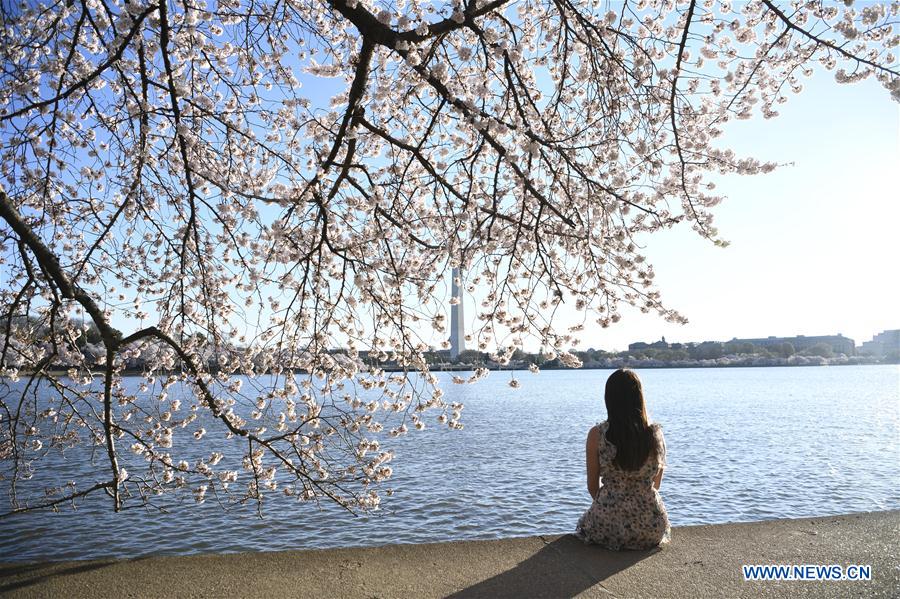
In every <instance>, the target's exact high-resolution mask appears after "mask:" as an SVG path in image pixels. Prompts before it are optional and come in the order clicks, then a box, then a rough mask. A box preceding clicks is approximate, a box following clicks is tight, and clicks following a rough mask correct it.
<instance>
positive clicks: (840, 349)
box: [731, 333, 856, 356]
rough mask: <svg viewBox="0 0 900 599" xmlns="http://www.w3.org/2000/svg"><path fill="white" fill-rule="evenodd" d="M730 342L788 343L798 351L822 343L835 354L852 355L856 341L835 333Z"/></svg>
mask: <svg viewBox="0 0 900 599" xmlns="http://www.w3.org/2000/svg"><path fill="white" fill-rule="evenodd" d="M731 343H752V344H753V345H756V346H759V347H773V346H780V345H783V344H785V343H790V344H791V345H792V346H794V351H798V352H802V351H803V350H805V349H809V348H810V347H813V346H814V345H819V344H824V345H827V346H829V347H830V348H831V350H832V351H833V352H834V353H836V354H845V355H848V356H852V355H854V354H855V353H856V343H855V342H854V341H853V339H850V338H849V337H844V336H843V335H841V334H840V333H838V334H837V335H814V336H812V337H807V336H805V335H797V336H796V337H766V338H764V339H732V340H731Z"/></svg>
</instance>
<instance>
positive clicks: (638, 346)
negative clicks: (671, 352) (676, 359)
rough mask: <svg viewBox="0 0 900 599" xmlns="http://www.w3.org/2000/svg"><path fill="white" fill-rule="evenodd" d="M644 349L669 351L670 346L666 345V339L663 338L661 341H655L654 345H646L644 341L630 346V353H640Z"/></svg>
mask: <svg viewBox="0 0 900 599" xmlns="http://www.w3.org/2000/svg"><path fill="white" fill-rule="evenodd" d="M642 349H669V344H668V343H666V338H665V337H663V338H662V339H661V340H660V341H655V342H653V343H644V342H643V341H638V342H637V343H629V344H628V351H639V350H642Z"/></svg>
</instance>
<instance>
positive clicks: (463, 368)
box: [0, 361, 900, 380]
mask: <svg viewBox="0 0 900 599" xmlns="http://www.w3.org/2000/svg"><path fill="white" fill-rule="evenodd" d="M833 366H900V363H898V362H834V363H829V364H740V363H733V364H690V365H689V364H641V363H640V362H629V361H624V362H622V363H617V364H612V365H608V366H607V365H604V366H582V367H580V368H567V367H564V366H561V367H555V366H554V367H548V368H544V367H541V369H540V371H541V372H544V371H548V372H550V371H560V370H564V371H573V372H574V371H579V370H615V369H617V368H631V369H634V370H679V369H680V370H714V369H722V368H818V367H823V368H824V367H833ZM375 368H377V369H378V370H381V371H383V372H409V373H415V372H418V371H416V370H412V369H406V370H404V369H403V368H398V367H391V366H377V367H375ZM476 368H486V369H487V370H489V371H491V372H510V373H518V372H529V370H528V367H527V366H526V367H524V368H509V367H499V366H487V365H478V364H462V365H458V366H456V365H454V366H444V367H440V368H430V369H429V372H432V373H439V372H474V371H475V369H476ZM360 372H365V371H360ZM32 374H33V373H31V372H22V373H20V374H19V377H20V378H24V377H30V376H32ZM41 374H42V375H46V376H56V377H62V376H68V374H69V372H68V370H61V369H51V370H45V371H44V372H43V373H41ZM95 374H97V375H99V374H100V373H99V372H95ZM118 374H119V375H120V376H129V377H135V376H144V375H145V374H147V373H146V372H144V371H142V370H135V369H126V370H123V371H120V372H119V373H118ZM153 374H154V376H159V375H170V374H181V371H179V370H157V371H155V372H154V373H153ZM211 374H216V372H215V371H212V372H211ZM271 374H273V373H271V372H257V373H255V375H256V376H265V375H271ZM294 374H308V372H307V371H305V370H302V369H298V370H295V371H294ZM231 376H247V375H245V374H241V373H235V374H233V375H231ZM5 378H8V377H0V380H2V379H5Z"/></svg>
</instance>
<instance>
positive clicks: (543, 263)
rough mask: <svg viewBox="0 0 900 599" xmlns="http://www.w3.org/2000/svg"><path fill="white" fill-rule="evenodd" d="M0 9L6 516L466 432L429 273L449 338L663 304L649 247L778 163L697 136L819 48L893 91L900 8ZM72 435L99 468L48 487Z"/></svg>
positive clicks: (563, 340)
mask: <svg viewBox="0 0 900 599" xmlns="http://www.w3.org/2000/svg"><path fill="white" fill-rule="evenodd" d="M2 6H3V13H2V19H3V22H2V33H0V36H2V37H0V55H2V60H3V71H2V81H0V132H2V147H0V152H2V160H0V165H2V166H0V169H2V170H0V261H2V264H0V269H2V270H0V274H2V277H3V285H2V288H0V322H2V325H0V331H3V333H4V334H3V339H2V341H0V367H2V373H0V374H2V381H0V408H2V409H0V458H2V463H3V468H2V476H3V481H4V484H5V486H6V489H8V491H9V500H10V504H9V505H8V506H7V507H8V509H7V510H6V512H5V513H6V515H9V514H13V513H16V512H18V511H23V510H28V509H35V508H40V507H55V506H57V505H59V504H63V503H73V502H75V501H77V500H82V499H83V498H84V497H85V496H87V495H90V494H96V493H102V492H105V493H106V494H108V495H109V497H110V498H111V506H112V507H113V508H114V509H116V510H118V509H121V508H122V507H125V506H126V505H134V504H137V505H144V504H152V502H153V501H154V499H153V498H154V497H157V496H159V495H161V494H165V493H168V492H174V493H178V492H183V493H191V494H193V496H194V498H195V499H197V500H198V501H203V500H204V499H205V498H207V497H210V496H212V495H215V496H216V497H217V498H219V499H220V500H223V499H224V500H228V499H232V500H241V501H246V500H250V501H256V502H257V503H260V502H261V500H262V497H263V496H264V495H265V494H267V493H281V494H284V495H288V496H293V497H296V498H298V499H300V500H306V501H318V500H321V499H323V498H324V499H328V500H332V501H335V502H337V503H339V504H340V505H343V506H345V507H347V508H348V509H350V510H357V509H363V510H365V509H369V508H373V507H375V506H377V505H378V501H379V494H378V489H379V486H380V485H381V484H382V483H383V482H384V481H385V480H387V479H388V478H389V477H390V474H391V469H390V466H389V465H388V463H389V461H390V459H391V457H392V454H391V452H390V450H389V443H390V438H391V436H397V435H402V434H404V433H406V432H407V430H409V429H421V428H424V427H425V426H426V424H428V425H433V424H438V425H441V426H449V427H451V428H461V426H462V425H461V423H460V414H461V409H462V406H461V405H458V404H451V403H448V402H445V401H444V399H443V396H442V393H441V389H440V388H439V386H438V385H437V382H438V379H437V377H436V376H435V375H434V374H433V373H432V372H430V370H429V366H428V363H427V360H426V352H428V350H429V349H430V348H431V347H432V346H434V345H439V344H441V343H442V342H444V339H445V337H446V324H445V323H446V312H447V309H448V300H449V298H448V293H447V289H448V287H449V285H448V281H447V273H449V272H450V269H452V268H454V267H458V268H460V269H461V270H462V272H464V273H466V274H465V281H464V285H465V286H466V287H467V288H468V290H469V292H470V293H472V292H477V299H478V305H477V310H476V314H475V315H474V316H473V317H472V321H471V322H470V323H469V325H470V327H471V330H470V338H471V345H470V347H476V348H477V349H479V350H481V351H487V352H490V353H491V354H492V356H493V358H494V359H495V360H496V361H497V362H498V363H500V364H504V363H506V362H508V360H509V358H510V356H511V355H512V353H513V352H514V351H515V350H516V349H517V348H520V347H522V345H523V343H524V342H525V340H527V339H536V340H538V341H539V342H540V343H541V344H542V346H543V347H544V348H545V352H546V353H548V354H551V357H555V355H558V356H559V357H560V358H561V359H562V361H563V362H564V363H566V364H568V365H572V366H576V365H577V364H578V360H577V358H575V357H574V356H572V355H571V354H569V353H568V352H567V349H568V348H570V347H572V346H573V344H575V343H576V342H577V337H578V335H579V331H580V330H582V329H583V328H585V327H594V326H596V327H607V326H610V325H611V324H613V323H615V322H617V321H619V320H620V318H621V315H620V306H622V305H626V304H627V305H633V306H636V307H638V308H640V310H642V311H645V312H647V311H654V312H657V313H659V314H660V315H661V317H663V318H665V319H668V320H672V321H683V320H684V319H683V317H682V316H681V315H680V314H678V313H677V312H675V311H674V310H671V309H669V308H668V307H666V306H664V304H663V303H662V302H661V299H660V294H659V291H658V290H657V289H656V288H655V287H654V284H653V280H654V271H653V267H652V266H651V265H650V264H648V263H647V261H646V259H645V257H644V256H643V255H641V253H640V250H639V247H638V246H639V242H638V239H639V238H640V237H642V236H644V235H647V234H652V233H653V232H655V231H659V230H662V229H666V228H670V227H672V226H674V225H676V224H677V223H682V222H684V223H686V224H689V226H691V227H693V229H694V230H695V231H696V232H697V234H699V235H701V236H703V237H705V238H707V239H709V240H710V241H712V242H713V243H715V244H719V245H724V244H725V242H724V241H723V240H722V239H721V238H720V236H719V232H718V231H717V230H716V227H715V226H714V221H713V214H712V210H713V208H714V207H715V206H716V205H717V204H718V203H719V202H721V201H722V199H723V198H722V197H721V196H719V195H717V194H716V192H715V190H714V187H715V186H714V184H713V182H712V179H711V178H712V177H714V176H716V175H718V174H727V173H741V174H748V175H752V174H756V173H762V172H766V171H769V170H771V169H772V168H774V165H772V164H770V163H764V162H760V161H759V160H757V159H756V158H753V157H742V156H736V155H735V154H734V153H733V152H732V151H730V150H729V149H727V147H722V146H720V145H717V144H718V142H719V140H720V139H721V136H722V133H723V130H724V127H725V126H726V124H727V123H728V122H729V121H732V120H735V119H747V118H750V117H751V116H752V115H753V114H755V113H761V114H762V115H764V116H766V117H774V116H777V114H778V112H777V110H778V106H779V105H780V104H781V103H783V102H785V101H786V99H787V97H788V96H789V95H790V94H792V93H798V92H800V91H801V90H802V81H803V79H804V77H806V76H809V75H810V74H811V73H812V70H813V69H814V68H824V69H828V70H832V71H834V76H835V79H836V80H837V81H838V82H842V83H848V82H855V81H859V80H862V79H865V78H869V77H874V78H876V79H877V80H878V81H879V82H880V83H881V84H883V86H884V87H885V88H886V90H887V93H888V94H889V95H890V96H891V97H892V98H893V99H894V100H900V77H898V72H900V71H898V65H897V58H896V54H895V51H896V47H897V45H898V41H900V38H898V32H897V20H898V13H900V5H898V3H897V2H892V3H883V4H876V3H866V4H864V5H861V6H856V5H854V4H853V3H852V2H844V3H838V4H829V3H822V2H816V1H812V2H805V1H803V2H801V1H792V2H781V1H774V0H762V1H759V2H740V3H737V2H728V1H724V0H721V1H718V0H716V1H714V0H704V1H695V0H691V1H681V0H679V1H677V2H676V1H674V0H633V1H627V2H606V1H600V0H593V1H591V2H573V1H571V0H520V1H518V2H512V1H510V0H478V1H476V0H466V1H462V0H455V1H453V2H420V1H419V0H396V1H382V0H322V1H316V0H216V1H212V0H209V1H197V0H66V1H64V2H63V1H55V0H44V1H41V2H32V1H31V0H25V1H23V2H22V3H18V4H16V3H13V2H11V1H10V0H3V5H2ZM562 303H565V304H566V305H567V306H572V307H573V308H574V309H575V310H577V311H578V312H579V313H580V314H582V315H583V324H579V325H576V326H573V327H563V326H560V325H559V324H558V322H557V321H558V319H557V318H555V316H557V314H558V310H559V307H560V305H561V304H562ZM88 335H93V340H92V341H91V342H90V343H88ZM553 354H555V355H553ZM386 362H390V363H392V364H395V365H396V367H397V368H398V370H399V372H386V371H385V369H383V368H381V367H380V366H379V365H380V364H381V365H383V364H384V363H386ZM135 364H139V365H140V367H141V379H140V380H139V382H138V383H134V380H133V379H131V378H129V377H126V376H125V373H126V372H127V371H128V369H129V368H130V367H131V366H129V365H132V366H133V365H135ZM61 370H62V371H61ZM484 374H485V371H484V370H479V371H477V372H476V373H475V374H474V375H472V377H471V378H469V379H462V378H458V381H457V382H468V381H472V380H475V379H477V378H479V377H480V376H483V375H484ZM213 440H214V441H215V444H214V443H213ZM73 446H88V447H91V448H92V451H94V452H95V453H96V455H95V460H96V464H97V468H96V470H95V471H94V474H93V475H92V476H94V477H95V478H92V479H85V480H76V481H69V482H67V483H66V484H61V485H57V486H54V485H49V484H47V483H46V478H41V477H40V476H38V474H39V473H40V472H41V469H42V468H49V467H51V466H48V464H51V463H52V462H50V461H48V460H49V459H50V458H51V457H52V456H53V455H56V454H59V453H60V452H63V451H67V450H68V449H69V448H71V447H73ZM214 448H215V449H214ZM220 448H221V449H220ZM92 455H94V454H92ZM198 456H199V457H198ZM126 466H128V468H126ZM129 469H130V472H129Z"/></svg>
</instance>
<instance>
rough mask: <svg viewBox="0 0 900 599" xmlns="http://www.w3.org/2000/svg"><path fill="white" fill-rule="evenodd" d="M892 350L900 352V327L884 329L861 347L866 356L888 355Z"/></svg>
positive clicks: (860, 350)
mask: <svg viewBox="0 0 900 599" xmlns="http://www.w3.org/2000/svg"><path fill="white" fill-rule="evenodd" d="M892 352H900V329H893V330H889V331H882V332H880V333H878V334H877V335H875V336H874V337H872V340H871V341H866V342H865V343H863V344H862V345H861V346H860V347H859V353H860V354H862V355H864V356H886V355H888V354H890V353H892Z"/></svg>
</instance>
